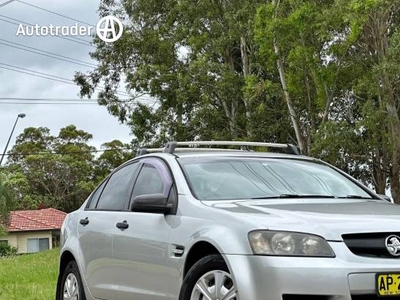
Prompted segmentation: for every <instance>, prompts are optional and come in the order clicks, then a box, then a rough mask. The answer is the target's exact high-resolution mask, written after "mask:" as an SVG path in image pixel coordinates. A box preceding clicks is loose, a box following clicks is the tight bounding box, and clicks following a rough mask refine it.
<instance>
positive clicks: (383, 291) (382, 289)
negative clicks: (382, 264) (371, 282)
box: [376, 273, 400, 297]
mask: <svg viewBox="0 0 400 300" xmlns="http://www.w3.org/2000/svg"><path fill="white" fill-rule="evenodd" d="M376 291H377V293H378V296H381V297H382V296H399V295H400V273H398V274H377V275H376Z"/></svg>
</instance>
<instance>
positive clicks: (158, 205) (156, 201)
mask: <svg viewBox="0 0 400 300" xmlns="http://www.w3.org/2000/svg"><path fill="white" fill-rule="evenodd" d="M167 202H168V199H167V197H165V196H164V195H163V194H148V195H140V196H136V197H135V198H134V199H133V202H132V206H131V210H132V211H134V212H146V213H158V214H161V213H162V214H168V213H169V212H170V210H171V205H168V204H167Z"/></svg>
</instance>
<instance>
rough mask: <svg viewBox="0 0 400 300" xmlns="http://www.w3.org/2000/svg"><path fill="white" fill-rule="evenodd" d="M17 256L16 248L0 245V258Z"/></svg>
mask: <svg viewBox="0 0 400 300" xmlns="http://www.w3.org/2000/svg"><path fill="white" fill-rule="evenodd" d="M14 255H17V248H15V247H12V246H10V245H8V244H0V257H5V256H14Z"/></svg>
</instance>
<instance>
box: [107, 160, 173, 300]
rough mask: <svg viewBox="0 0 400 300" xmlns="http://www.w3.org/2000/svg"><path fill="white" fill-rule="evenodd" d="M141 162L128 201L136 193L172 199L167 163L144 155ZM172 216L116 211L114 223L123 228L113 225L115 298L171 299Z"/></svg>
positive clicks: (170, 177) (171, 186) (124, 299)
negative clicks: (167, 260)
mask: <svg viewBox="0 0 400 300" xmlns="http://www.w3.org/2000/svg"><path fill="white" fill-rule="evenodd" d="M141 162H142V166H141V170H140V172H139V175H138V177H137V179H136V183H135V186H134V189H133V193H132V196H131V201H132V199H134V198H135V197H136V196H140V195H151V194H160V193H162V194H164V195H165V197H166V198H168V197H169V198H168V202H171V203H172V202H174V201H175V199H176V193H175V189H174V184H173V178H172V176H171V173H170V171H169V169H168V168H167V166H166V164H165V163H164V162H163V161H161V160H159V159H156V158H145V159H142V161H141ZM174 197H175V198H174ZM173 198H174V199H173ZM175 205H176V202H175ZM128 207H130V206H128ZM172 217H173V216H171V215H164V214H163V213H144V212H143V213H142V212H132V211H131V210H128V211H124V212H119V213H118V214H117V219H116V221H117V223H116V224H125V226H126V228H118V227H115V233H114V240H113V252H114V258H115V264H117V265H118V272H116V274H114V276H115V277H114V279H115V284H116V285H117V289H116V299H118V300H128V299H129V300H130V299H141V300H161V299H172V296H171V294H170V293H169V283H168V278H170V274H169V272H170V269H169V268H168V267H167V265H166V258H167V257H168V255H169V253H168V251H169V250H168V249H169V248H168V243H167V236H168V233H169V231H170V228H171V221H172V219H171V218H172Z"/></svg>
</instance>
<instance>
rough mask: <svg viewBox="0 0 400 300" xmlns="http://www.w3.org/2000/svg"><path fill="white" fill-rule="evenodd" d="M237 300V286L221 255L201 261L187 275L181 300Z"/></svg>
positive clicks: (207, 257)
mask: <svg viewBox="0 0 400 300" xmlns="http://www.w3.org/2000/svg"><path fill="white" fill-rule="evenodd" d="M206 299H212V300H217V299H219V300H222V299H223V300H237V290H236V286H235V284H234V282H233V280H232V277H231V275H230V273H229V269H228V267H227V265H226V263H225V261H224V259H223V258H222V256H221V255H209V256H206V257H204V258H202V259H200V260H199V261H198V262H197V263H195V264H194V266H193V267H192V268H191V269H190V270H189V272H188V273H187V274H186V277H185V279H184V280H183V284H182V288H181V292H180V295H179V300H206Z"/></svg>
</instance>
